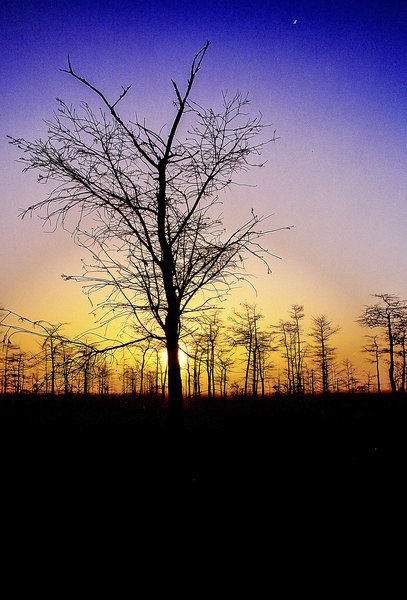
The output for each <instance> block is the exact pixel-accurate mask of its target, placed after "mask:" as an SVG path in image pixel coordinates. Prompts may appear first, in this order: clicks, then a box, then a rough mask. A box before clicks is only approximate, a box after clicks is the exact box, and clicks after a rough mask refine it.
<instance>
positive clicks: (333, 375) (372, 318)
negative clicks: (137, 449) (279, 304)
mask: <svg viewBox="0 0 407 600" xmlns="http://www.w3.org/2000/svg"><path fill="white" fill-rule="evenodd" d="M374 298H375V299H376V302H375V303H374V304H372V305H369V306H365V307H364V309H363V311H362V313H361V315H360V316H359V317H358V319H357V322H358V323H359V324H360V325H362V326H364V327H367V328H369V329H371V330H372V331H374V333H373V334H367V335H366V340H367V341H366V344H365V345H364V346H363V348H362V351H363V352H364V353H366V354H367V355H368V361H369V363H371V364H372V365H374V373H370V372H366V373H365V374H364V379H363V380H362V379H361V377H360V375H358V374H357V372H356V368H355V366H354V365H353V364H352V362H351V361H350V360H349V359H345V360H343V361H341V362H338V360H337V348H336V347H335V346H334V344H333V340H334V337H335V335H336V334H337V333H338V331H339V329H340V328H339V326H337V325H335V324H333V323H332V321H331V320H330V319H329V318H328V316H327V315H325V314H321V315H316V316H312V317H311V322H310V327H309V329H308V331H306V330H305V327H304V320H305V311H304V307H303V306H302V305H298V304H293V305H292V306H291V307H290V309H289V311H288V316H287V319H281V320H280V321H279V322H278V323H275V324H266V323H265V318H264V315H263V314H262V313H261V311H260V309H259V308H258V306H257V305H253V304H249V303H247V302H246V303H243V304H241V305H240V309H239V310H235V311H234V312H233V314H232V316H231V317H230V318H229V319H228V322H225V321H224V320H223V319H222V318H221V316H220V313H219V312H218V311H215V312H208V313H206V314H205V313H203V315H202V317H201V319H199V320H197V321H196V323H195V328H194V329H193V330H190V331H188V333H187V334H186V335H185V336H184V337H183V339H182V359H183V360H182V361H181V362H182V364H183V378H184V384H183V388H184V396H185V397H186V398H188V399H193V398H194V397H199V396H206V397H208V398H215V397H221V398H225V397H227V396H230V395H244V396H252V397H257V396H265V395H268V394H272V393H277V394H288V395H293V396H302V395H304V394H311V395H312V394H317V393H322V394H328V393H330V392H347V393H354V392H369V391H372V390H374V391H377V392H378V393H381V392H382V391H383V390H384V387H385V385H386V384H387V381H386V383H383V381H382V377H383V376H382V373H383V368H384V367H385V368H386V369H387V371H388V382H389V385H390V389H391V391H392V392H393V393H397V392H399V393H405V389H406V332H407V303H406V302H404V301H402V300H401V299H400V298H399V297H398V296H395V295H391V294H376V295H374ZM16 317H18V315H15V313H12V312H10V311H3V312H2V317H1V321H0V327H1V329H2V337H1V342H2V343H1V351H0V392H1V393H2V394H6V393H12V394H19V393H22V392H30V393H36V394H38V393H43V394H48V395H51V396H52V395H55V394H66V395H68V394H83V395H87V394H91V393H92V394H99V395H107V394H109V393H111V392H113V391H114V392H117V393H122V394H128V395H132V396H134V397H140V398H145V397H156V398H162V399H164V398H165V397H166V395H167V393H168V367H167V361H166V355H165V347H163V346H162V345H161V346H160V345H159V344H157V343H156V342H155V341H154V340H146V341H144V342H142V343H138V344H137V345H136V346H134V345H131V344H129V346H128V348H127V349H126V351H125V352H124V351H123V349H122V350H121V356H119V355H118V353H117V351H114V350H112V351H111V352H109V350H108V351H106V344H105V345H104V347H103V351H101V350H99V347H98V343H97V342H93V343H90V342H88V341H86V342H85V341H83V340H80V339H74V340H71V339H69V338H67V337H66V336H65V335H64V334H63V325H61V324H57V325H53V324H51V323H48V322H46V321H37V322H33V321H30V320H29V319H22V318H20V320H19V321H17V322H16ZM13 319H14V320H13ZM22 333H31V334H34V335H36V336H37V337H38V338H39V342H38V349H37V351H35V352H27V351H24V350H22V349H21V348H20V346H19V345H18V344H16V343H15V341H14V340H15V339H16V335H17V334H22ZM113 346H114V344H113Z"/></svg>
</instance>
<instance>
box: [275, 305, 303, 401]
mask: <svg viewBox="0 0 407 600" xmlns="http://www.w3.org/2000/svg"><path fill="white" fill-rule="evenodd" d="M289 315H290V320H289V321H283V320H280V322H279V324H278V325H277V326H276V327H275V329H276V331H277V333H278V335H279V346H280V347H281V349H282V350H283V356H284V358H285V360H286V364H287V391H288V393H289V394H297V395H301V394H303V392H304V381H303V368H304V359H305V355H306V352H307V346H306V345H305V344H304V343H303V339H302V324H301V322H302V320H303V319H304V317H305V313H304V307H303V306H301V305H299V304H293V305H292V306H291V310H290V312H289Z"/></svg>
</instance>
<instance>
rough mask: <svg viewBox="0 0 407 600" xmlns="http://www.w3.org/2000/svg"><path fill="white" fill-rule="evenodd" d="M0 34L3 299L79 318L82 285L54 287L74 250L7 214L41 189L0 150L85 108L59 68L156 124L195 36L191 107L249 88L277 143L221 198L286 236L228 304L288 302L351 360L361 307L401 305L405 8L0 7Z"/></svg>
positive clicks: (226, 4) (102, 0)
mask: <svg viewBox="0 0 407 600" xmlns="http://www.w3.org/2000/svg"><path fill="white" fill-rule="evenodd" d="M0 27H1V31H0V57H1V71H0V89H1V95H0V114H1V122H0V181H1V195H0V207H1V219H0V236H1V245H0V257H1V261H0V282H1V283H0V304H2V305H4V306H7V307H9V308H11V309H13V310H15V311H17V312H20V313H22V314H26V315H27V316H29V317H31V318H33V319H39V318H46V319H48V320H50V321H53V322H57V321H59V322H70V323H71V324H72V328H73V330H74V332H75V333H78V332H79V331H80V330H81V327H83V326H84V325H85V324H86V323H88V317H87V313H88V312H89V304H88V301H87V300H86V298H85V297H84V295H83V294H82V293H81V289H80V286H79V284H75V283H73V282H64V281H63V280H62V279H61V277H60V275H61V274H62V273H67V274H76V273H79V272H80V269H81V263H80V259H81V257H83V256H84V254H83V251H81V250H79V249H77V248H76V247H75V246H74V243H73V241H72V240H71V238H70V237H69V234H67V233H66V232H62V231H58V232H56V233H53V234H51V233H46V232H45V231H44V229H43V228H42V226H41V222H40V221H39V220H38V219H36V218H35V219H33V220H30V219H27V220H24V221H21V220H20V219H19V216H18V214H19V209H20V208H24V207H27V206H29V205H30V204H32V203H33V202H35V201H38V200H40V199H41V198H43V197H44V193H45V191H44V188H43V187H42V186H40V185H37V184H36V183H35V181H36V179H35V175H34V173H32V172H31V173H29V174H25V175H23V174H21V165H19V164H18V163H16V162H15V161H16V159H17V158H18V152H17V150H16V149H15V148H13V147H11V146H10V145H8V143H7V139H6V135H7V134H8V135H12V136H15V137H25V138H28V139H33V138H35V137H39V136H44V135H45V133H46V126H45V125H44V123H43V119H47V118H50V117H51V116H52V113H53V111H54V110H55V109H56V102H55V98H56V97H60V98H63V99H64V100H66V101H68V102H72V103H74V104H76V103H78V102H79V101H80V100H87V101H91V96H90V95H89V93H88V92H87V91H86V90H85V89H84V88H82V87H81V86H80V84H79V83H78V82H75V81H74V80H72V79H71V78H69V76H67V75H66V74H64V73H62V72H61V71H60V70H59V69H60V68H63V67H65V66H66V58H67V55H68V54H69V55H70V56H71V59H72V62H73V65H74V66H75V68H76V70H77V71H78V72H79V73H80V74H83V75H85V76H86V77H87V78H88V79H90V80H91V81H92V82H93V83H95V84H96V85H98V86H99V87H100V88H101V89H103V90H104V91H105V92H106V93H107V94H108V95H109V96H110V97H111V98H113V97H115V96H117V94H118V93H119V92H120V89H121V85H126V84H129V83H132V84H133V87H132V89H131V92H130V93H129V94H128V96H127V98H126V101H125V103H123V105H122V114H124V115H127V116H129V117H131V115H133V114H134V113H135V112H137V114H138V117H139V118H141V117H142V116H146V117H147V119H148V122H149V123H150V124H151V125H153V126H158V127H159V126H161V125H162V124H165V123H166V122H168V120H169V119H170V117H171V115H172V114H173V113H172V111H173V107H172V99H173V98H172V94H173V91H172V87H171V79H175V80H176V81H177V82H178V83H179V85H180V86H181V87H182V86H183V82H185V80H186V76H187V73H188V69H189V66H190V62H191V59H192V57H193V55H194V54H195V53H196V52H197V51H198V50H199V49H200V48H201V47H202V45H203V44H204V43H205V41H206V40H207V39H209V40H210V42H211V45H210V49H209V52H208V54H207V57H206V59H205V63H204V65H203V68H202V71H201V72H200V74H199V78H198V80H197V84H196V87H195V90H194V94H193V98H194V99H196V100H197V101H199V102H200V103H201V104H204V105H214V106H217V105H219V99H220V94H221V91H222V90H229V91H230V92H231V93H233V92H234V91H235V90H236V89H239V90H241V91H244V92H246V91H247V92H249V94H250V97H251V99H252V109H253V112H254V113H256V112H258V111H259V110H260V111H261V112H262V113H263V115H264V120H265V122H269V123H272V127H273V129H274V128H275V129H276V130H277V135H278V136H279V140H278V141H277V142H276V143H275V144H272V145H270V146H269V147H268V148H267V149H266V151H265V153H264V159H265V160H267V165H266V167H265V168H264V169H262V170H254V171H253V172H250V173H249V174H248V175H247V176H245V178H244V181H246V182H248V183H250V184H256V187H249V188H242V187H239V188H236V189H235V190H231V191H229V192H228V193H227V194H226V195H225V196H224V197H223V198H222V199H223V200H224V214H225V220H226V223H227V224H230V225H233V223H238V221H240V220H241V221H243V220H245V219H246V218H247V216H249V212H250V209H251V208H252V207H253V208H254V209H255V211H256V212H257V213H274V217H273V220H272V225H273V227H280V226H284V225H294V228H293V229H292V230H291V231H288V232H287V231H285V232H279V233H277V234H275V235H273V236H271V237H270V238H269V239H268V242H267V244H268V247H269V248H270V250H271V251H272V252H274V253H276V254H278V255H279V256H281V257H282V260H281V261H280V260H274V261H272V263H271V266H272V269H273V273H272V274H271V275H267V273H266V270H265V269H264V266H263V265H262V264H250V270H251V271H252V272H253V273H254V275H255V276H256V279H255V280H254V281H253V283H254V284H255V285H256V288H257V291H258V296H257V297H256V296H255V294H254V292H253V290H252V289H251V287H250V286H247V287H244V288H242V289H241V290H239V292H238V294H235V296H232V298H231V304H232V305H236V306H237V305H238V303H239V301H242V300H248V301H249V302H257V303H258V305H259V306H260V308H262V309H263V312H264V313H265V314H266V316H267V319H268V321H273V322H276V321H278V319H280V318H283V317H284V318H285V316H286V313H287V311H288V309H289V307H290V305H291V304H294V303H297V304H304V305H305V311H306V313H307V315H309V316H310V315H311V314H318V313H327V314H328V315H329V317H330V318H331V319H332V320H333V321H334V322H335V323H337V324H339V325H341V327H342V332H341V338H340V343H341V348H342V350H341V351H342V353H343V354H344V355H346V356H348V357H349V358H351V359H352V358H354V357H353V355H354V353H355V352H357V351H359V349H360V344H361V341H362V338H363V334H364V332H363V330H361V329H360V328H359V327H358V326H357V325H355V324H354V321H355V318H356V317H357V315H358V314H359V313H360V311H361V309H362V306H363V305H364V304H368V303H370V302H371V298H370V296H369V295H370V294H372V293H376V292H379V293H383V292H389V293H395V294H399V295H400V296H401V297H404V298H405V297H407V277H406V266H407V235H406V226H407V169H406V166H407V145H406V133H407V4H404V7H403V4H402V3H400V2H397V3H396V2H395V3H392V2H391V1H390V2H375V1H369V2H359V1H358V0H354V1H353V2H346V1H345V2H311V1H310V2H307V1H304V2H300V1H297V2H294V1H292V2H289V1H284V0H281V1H259V0H251V1H240V0H233V1H232V0H224V1H222V0H217V1H216V2H215V1H205V0H201V1H200V2H195V1H194V0H189V1H188V2H184V1H179V2H175V1H174V0H165V1H164V0H163V1H154V0H153V1H150V2H144V1H143V2H140V1H138V0H133V1H121V0H118V1H116V2H114V1H107V0H97V1H95V0H88V1H87V2H86V1H80V2H79V1H78V0H70V1H69V2H68V1H67V2H62V1H59V0H55V1H53V2H46V1H41V0H36V1H32V2H31V1H29V0H26V1H18V0H15V1H8V0H3V1H2V2H1V5H0ZM92 105H93V106H94V107H95V108H97V106H98V105H99V104H98V102H97V101H96V100H94V101H92ZM338 339H339V338H338ZM338 345H339V344H338Z"/></svg>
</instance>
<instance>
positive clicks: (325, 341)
mask: <svg viewBox="0 0 407 600" xmlns="http://www.w3.org/2000/svg"><path fill="white" fill-rule="evenodd" d="M339 329H340V327H338V326H335V325H333V324H332V321H330V319H328V317H327V316H326V315H317V316H315V317H312V327H311V332H310V337H311V338H312V339H313V340H314V346H313V350H314V357H315V360H316V361H317V363H318V365H319V367H320V370H321V381H322V393H323V394H328V392H329V368H330V366H331V365H332V361H333V358H334V355H335V351H336V348H334V347H333V346H331V344H330V339H331V337H332V336H333V335H335V333H337V332H338V331H339Z"/></svg>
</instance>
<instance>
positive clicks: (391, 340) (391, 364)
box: [387, 314, 397, 394]
mask: <svg viewBox="0 0 407 600" xmlns="http://www.w3.org/2000/svg"><path fill="white" fill-rule="evenodd" d="M387 332H388V336H389V361H390V362H389V379H390V386H391V392H392V394H397V386H396V381H395V379H394V338H393V330H392V326H391V317H390V315H389V314H388V315H387Z"/></svg>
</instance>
